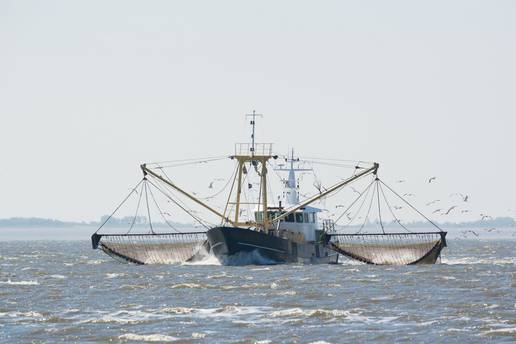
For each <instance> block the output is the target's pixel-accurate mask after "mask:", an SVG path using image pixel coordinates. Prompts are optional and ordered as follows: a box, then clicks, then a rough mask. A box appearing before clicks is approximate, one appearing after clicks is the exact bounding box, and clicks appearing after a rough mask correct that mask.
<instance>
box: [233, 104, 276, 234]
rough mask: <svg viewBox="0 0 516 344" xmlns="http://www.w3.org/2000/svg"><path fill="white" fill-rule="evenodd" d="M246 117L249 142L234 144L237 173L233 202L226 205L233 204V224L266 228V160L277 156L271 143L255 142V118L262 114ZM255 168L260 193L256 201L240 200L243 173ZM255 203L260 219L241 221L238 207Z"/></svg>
mask: <svg viewBox="0 0 516 344" xmlns="http://www.w3.org/2000/svg"><path fill="white" fill-rule="evenodd" d="M245 116H246V118H249V117H250V122H249V124H250V125H251V143H237V144H236V145H235V155H233V156H231V157H230V158H231V159H236V160H237V162H238V168H237V175H236V176H235V180H236V181H237V187H236V196H235V201H234V202H231V201H230V202H228V205H230V204H231V205H234V206H235V217H234V223H232V224H233V225H234V226H237V227H238V226H252V225H255V226H260V227H263V228H264V229H265V230H267V227H268V224H269V222H270V221H269V219H268V204H267V201H268V200H267V197H268V195H267V173H268V171H267V162H268V161H269V159H271V158H273V159H277V158H278V157H277V156H273V155H272V143H257V142H256V118H257V117H263V115H262V114H258V113H256V111H254V110H253V113H251V114H246V115H245ZM246 164H249V165H248V166H249V170H248V169H247V168H246ZM253 169H254V170H255V171H256V173H257V174H258V175H259V177H260V195H259V199H258V202H247V203H244V202H242V192H243V183H244V182H245V180H244V179H245V178H244V175H245V174H248V173H250V172H251V171H252V170H253ZM244 204H246V205H255V206H257V207H258V211H260V210H261V211H262V214H263V219H262V221H247V222H242V221H241V220H240V209H241V208H242V205H244Z"/></svg>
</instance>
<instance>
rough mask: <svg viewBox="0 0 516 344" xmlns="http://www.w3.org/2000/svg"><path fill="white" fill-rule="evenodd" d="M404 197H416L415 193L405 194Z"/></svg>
mask: <svg viewBox="0 0 516 344" xmlns="http://www.w3.org/2000/svg"><path fill="white" fill-rule="evenodd" d="M403 196H406V197H412V196H415V195H414V194H413V193H405V194H403Z"/></svg>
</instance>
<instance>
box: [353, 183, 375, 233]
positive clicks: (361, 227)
mask: <svg viewBox="0 0 516 344" xmlns="http://www.w3.org/2000/svg"><path fill="white" fill-rule="evenodd" d="M374 190H375V189H374V188H373V194H372V195H371V202H370V203H369V208H368V209H367V214H366V216H365V218H364V223H362V226H360V229H359V230H358V232H356V233H355V234H359V233H360V232H361V231H362V229H363V228H364V226H365V224H366V223H367V222H369V221H368V220H369V213H370V212H371V207H372V206H373V199H374Z"/></svg>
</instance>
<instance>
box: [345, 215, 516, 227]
mask: <svg viewBox="0 0 516 344" xmlns="http://www.w3.org/2000/svg"><path fill="white" fill-rule="evenodd" d="M434 223H435V224H436V225H438V226H439V227H441V228H442V229H447V228H491V227H499V228H511V227H516V220H515V219H513V218H512V217H497V218H494V219H488V220H478V221H469V222H434ZM401 224H403V226H405V227H407V228H429V227H432V224H431V223H429V222H427V221H415V222H401ZM383 225H384V227H389V228H392V227H396V226H397V227H400V225H399V224H398V223H397V222H396V221H392V222H384V223H383ZM378 226H380V224H379V223H378V222H367V223H366V224H365V225H364V227H365V228H371V227H378ZM349 227H352V228H357V227H361V225H360V224H359V225H356V224H354V225H352V226H349Z"/></svg>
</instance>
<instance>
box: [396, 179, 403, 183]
mask: <svg viewBox="0 0 516 344" xmlns="http://www.w3.org/2000/svg"><path fill="white" fill-rule="evenodd" d="M396 183H405V180H404V179H400V180H397V181H396Z"/></svg>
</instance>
